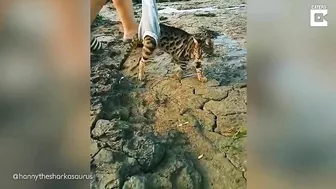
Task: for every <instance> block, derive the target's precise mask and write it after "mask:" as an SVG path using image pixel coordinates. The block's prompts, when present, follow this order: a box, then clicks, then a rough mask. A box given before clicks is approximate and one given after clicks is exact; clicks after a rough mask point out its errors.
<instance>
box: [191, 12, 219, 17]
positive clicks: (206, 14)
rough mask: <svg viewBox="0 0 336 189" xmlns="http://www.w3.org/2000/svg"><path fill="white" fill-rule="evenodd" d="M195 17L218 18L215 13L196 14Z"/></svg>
mask: <svg viewBox="0 0 336 189" xmlns="http://www.w3.org/2000/svg"><path fill="white" fill-rule="evenodd" d="M194 15H195V16H198V17H201V16H204V17H215V16H216V14H215V13H211V12H196V13H195V14H194Z"/></svg>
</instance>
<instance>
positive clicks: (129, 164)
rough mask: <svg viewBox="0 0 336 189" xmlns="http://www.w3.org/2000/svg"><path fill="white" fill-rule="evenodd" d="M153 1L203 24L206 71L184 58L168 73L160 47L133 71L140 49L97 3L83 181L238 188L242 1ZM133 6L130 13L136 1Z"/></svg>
mask: <svg viewBox="0 0 336 189" xmlns="http://www.w3.org/2000/svg"><path fill="white" fill-rule="evenodd" d="M158 2H159V3H158V7H159V15H160V20H161V22H164V23H167V24H170V25H173V26H175V27H180V28H182V29H184V30H186V31H188V32H190V33H200V32H208V33H209V34H211V36H212V38H213V40H214V43H215V54H214V55H213V56H212V57H209V58H206V59H205V64H204V67H205V73H206V76H207V77H208V79H209V81H208V82H207V83H204V84H202V83H199V82H198V81H197V79H196V78H195V76H194V74H193V73H194V72H193V70H192V68H190V70H188V73H189V75H190V76H189V77H187V78H185V79H183V80H182V81H181V82H180V81H178V80H176V79H174V78H172V77H171V74H172V73H173V72H174V70H175V69H176V68H177V66H176V65H174V64H173V63H171V58H170V56H169V55H167V54H165V53H163V52H161V51H159V50H157V51H156V52H155V55H154V56H153V57H152V60H151V61H150V63H149V64H148V65H146V81H145V82H139V81H137V79H136V74H137V69H136V68H137V67H136V65H137V60H138V59H139V56H140V51H141V49H140V48H138V49H136V50H133V51H130V50H129V47H128V45H126V44H123V43H122V31H120V29H121V25H120V22H119V21H118V20H119V19H118V17H117V14H116V12H115V9H114V8H113V5H107V6H105V7H104V9H103V10H102V11H101V12H100V15H101V17H99V18H98V19H97V20H96V21H95V23H94V25H93V26H92V29H91V31H92V33H93V35H95V36H97V37H98V38H99V40H102V41H104V43H105V45H106V49H105V50H104V52H102V53H100V54H92V55H91V120H92V126H91V141H92V143H91V144H92V146H91V171H92V173H93V174H94V178H95V179H94V180H93V181H92V183H91V188H94V189H95V188H97V189H114V188H116V189H117V188H120V189H152V188H153V189H170V188H172V189H175V188H176V189H201V188H202V189H208V188H209V189H231V188H232V189H244V188H246V184H247V173H246V171H247V162H246V120H247V114H246V104H247V101H246V89H247V87H246V50H245V45H246V1H245V2H244V1H238V0H237V1H226V0H222V1H220V0H211V1H201V0H194V1H181V2H180V1H174V2H160V1H158ZM135 12H136V17H137V19H138V21H139V19H140V15H141V6H140V4H135ZM134 68H135V69H134Z"/></svg>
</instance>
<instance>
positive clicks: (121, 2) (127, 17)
mask: <svg viewBox="0 0 336 189" xmlns="http://www.w3.org/2000/svg"><path fill="white" fill-rule="evenodd" d="M113 3H114V6H115V8H116V10H117V12H118V14H119V17H120V20H121V23H122V25H123V28H124V40H129V39H132V38H133V37H134V35H136V34H137V32H138V24H137V23H136V20H135V17H134V10H133V3H132V0H113Z"/></svg>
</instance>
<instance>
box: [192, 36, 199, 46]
mask: <svg viewBox="0 0 336 189" xmlns="http://www.w3.org/2000/svg"><path fill="white" fill-rule="evenodd" d="M193 40H194V43H195V45H199V42H198V40H197V39H196V37H193Z"/></svg>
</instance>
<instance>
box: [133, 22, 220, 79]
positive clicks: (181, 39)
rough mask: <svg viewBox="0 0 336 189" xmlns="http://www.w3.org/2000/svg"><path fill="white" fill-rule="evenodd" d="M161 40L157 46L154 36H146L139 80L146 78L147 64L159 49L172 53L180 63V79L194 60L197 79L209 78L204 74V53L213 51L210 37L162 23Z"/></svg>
mask: <svg viewBox="0 0 336 189" xmlns="http://www.w3.org/2000/svg"><path fill="white" fill-rule="evenodd" d="M160 31H161V35H160V40H159V44H158V46H157V44H156V42H155V40H154V38H152V37H150V36H145V38H144V40H143V41H142V44H143V47H142V57H141V59H140V61H139V73H138V78H139V80H140V81H141V80H143V79H144V72H145V65H146V63H147V62H148V59H149V58H150V56H151V55H152V54H153V51H154V50H155V49H156V47H158V48H159V49H161V50H163V51H165V52H166V53H168V54H170V55H171V56H172V57H173V59H174V60H175V61H176V62H177V63H178V64H179V65H180V69H179V71H178V73H177V74H176V75H177V77H178V78H179V79H182V78H183V75H184V72H185V70H186V68H187V64H188V63H189V62H190V61H191V60H192V61H193V64H194V66H195V68H196V74H197V79H198V80H199V81H200V82H206V81H207V78H206V77H205V76H204V74H203V69H202V59H203V56H204V55H210V54H212V53H213V50H214V48H213V41H212V40H211V38H210V37H205V38H200V37H196V36H195V35H192V34H189V33H188V32H186V31H184V30H182V29H179V28H175V27H172V26H167V25H164V24H162V23H160Z"/></svg>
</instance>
